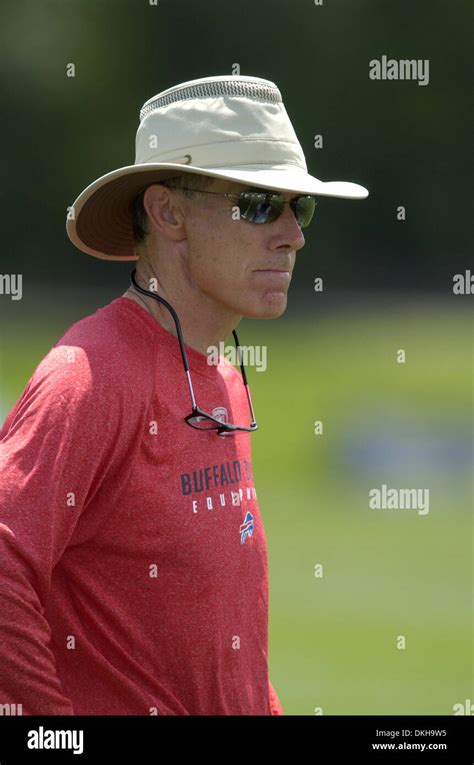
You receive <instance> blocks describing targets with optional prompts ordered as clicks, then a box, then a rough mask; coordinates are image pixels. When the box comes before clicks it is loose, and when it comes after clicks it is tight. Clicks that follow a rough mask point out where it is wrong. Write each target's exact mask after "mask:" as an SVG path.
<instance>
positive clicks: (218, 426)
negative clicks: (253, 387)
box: [130, 268, 258, 436]
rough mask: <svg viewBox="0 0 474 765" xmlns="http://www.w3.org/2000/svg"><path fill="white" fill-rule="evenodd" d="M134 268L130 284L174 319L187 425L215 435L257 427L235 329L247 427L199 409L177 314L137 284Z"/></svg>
mask: <svg viewBox="0 0 474 765" xmlns="http://www.w3.org/2000/svg"><path fill="white" fill-rule="evenodd" d="M136 270H137V269H136V268H134V269H133V271H132V273H131V274H130V284H133V286H134V287H135V289H136V290H138V292H141V293H142V294H143V295H148V296H149V297H152V298H154V299H155V300H158V301H159V302H160V303H163V305H164V306H166V308H167V309H168V311H169V312H170V313H171V316H172V317H173V319H174V323H175V326H176V332H177V335H178V340H179V347H180V350H181V358H182V359H183V365H184V371H185V374H186V380H187V383H188V388H189V393H190V396H191V404H192V412H191V414H188V415H187V416H186V417H185V418H184V421H185V422H187V424H188V425H190V426H191V427H192V428H196V429H197V430H216V431H217V435H219V436H232V435H233V434H234V433H235V431H236V430H246V431H253V430H257V429H258V425H257V422H256V420H255V414H254V411H253V406H252V399H251V397H250V389H249V386H248V383H247V375H246V374H245V367H244V365H243V361H242V351H241V347H240V343H239V338H238V337H237V332H236V331H235V329H233V330H232V335H233V337H234V341H235V345H236V347H237V358H238V360H239V366H240V370H241V372H242V378H243V383H244V387H245V392H246V394H247V401H248V404H249V411H250V417H251V421H250V425H249V426H248V427H244V426H243V425H242V426H240V425H233V424H232V423H230V422H223V421H222V420H220V419H219V418H218V417H214V415H212V414H208V412H205V411H204V410H203V409H201V408H200V407H199V406H198V405H197V403H196V398H195V395H194V388H193V384H192V381H191V373H190V371H189V364H188V357H187V355H186V349H185V347H184V340H183V332H182V329H181V323H180V321H179V319H178V314H177V313H176V311H175V310H174V308H173V306H172V305H171V304H170V303H168V301H167V300H165V299H164V298H162V297H159V296H158V295H157V294H156V293H155V292H150V291H149V290H145V289H143V288H142V287H140V285H138V284H137V282H136V280H135V273H136Z"/></svg>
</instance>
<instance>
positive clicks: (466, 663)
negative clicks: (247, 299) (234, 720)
mask: <svg viewBox="0 0 474 765" xmlns="http://www.w3.org/2000/svg"><path fill="white" fill-rule="evenodd" d="M83 315H84V314H83ZM80 317H81V314H80V313H79V314H77V315H76V316H75V318H73V317H71V315H70V314H68V316H67V318H65V316H64V315H62V316H61V317H60V318H58V321H57V322H55V323H53V322H50V323H48V324H46V323H38V321H36V325H34V329H32V328H31V324H26V323H25V324H24V325H21V324H17V325H16V326H13V327H11V328H10V329H9V332H8V336H5V338H4V341H3V353H2V359H1V366H0V374H1V380H2V387H1V398H2V401H3V412H2V414H3V416H4V415H5V414H6V411H7V410H8V409H9V408H10V406H11V405H12V404H13V402H14V401H15V400H16V398H17V397H18V396H19V395H20V393H21V391H22V389H23V387H24V385H25V384H26V382H27V380H28V378H29V376H30V374H31V373H32V371H33V369H34V367H35V366H36V364H37V363H38V362H39V361H40V359H41V358H42V357H43V356H44V355H45V353H47V351H48V350H49V348H50V347H51V345H53V344H54V342H56V340H57V338H58V337H59V336H60V335H61V334H62V333H63V331H64V329H65V328H66V327H67V326H69V325H70V323H72V322H73V321H74V320H77V319H79V318H80ZM239 337H240V341H241V343H242V344H243V345H246V344H250V343H255V344H260V345H266V346H267V365H268V366H267V371H265V372H257V371H256V370H255V369H252V368H250V369H248V377H249V383H250V386H251V390H252V397H253V401H254V405H255V411H256V415H257V420H258V423H259V431H258V432H257V433H255V434H253V435H252V444H253V447H252V448H253V464H254V477H255V485H256V488H257V494H258V498H259V503H260V510H261V513H262V517H263V519H264V524H265V529H266V536H267V544H268V551H269V574H270V623H269V628H270V643H269V659H270V675H271V678H272V682H273V684H274V686H275V688H276V690H277V692H278V694H279V696H280V699H281V701H282V704H283V708H284V711H285V713H286V714H305V715H312V714H315V710H317V709H318V708H321V709H322V712H323V714H329V715H334V714H343V715H348V714H361V715H372V714H382V715H388V714H395V715H422V714H428V715H445V714H448V715H449V714H453V705H454V704H456V703H464V702H465V700H466V699H473V698H474V690H473V673H472V664H473V662H472V660H473V655H472V650H473V646H472V510H473V504H472V503H473V486H472V371H473V370H472V359H473V353H472V352H473V347H472V345H473V342H472V341H473V333H472V319H471V318H470V315H469V313H468V311H467V310H466V308H465V306H464V304H461V303H459V304H454V303H453V304H452V307H451V308H449V309H447V308H446V304H444V305H443V306H442V307H441V306H439V305H437V304H436V303H433V304H426V305H425V306H424V307H420V306H418V307H416V309H415V308H411V309H410V308H406V307H404V306H403V305H400V306H399V307H398V308H388V307H387V308H386V310H384V311H382V310H381V309H379V310H378V311H373V312H372V313H370V312H361V311H355V310H351V309H341V310H340V311H339V312H338V313H337V314H329V313H328V314H324V315H317V316H315V317H307V318H306V319H305V320H304V321H303V320H295V319H288V318H286V317H282V318H281V319H279V320H277V321H274V322H247V321H245V320H244V321H243V322H242V324H241V325H240V326H239ZM398 349H404V350H405V352H406V362H405V364H398V363H397V361H396V352H397V350H398ZM316 420H321V421H322V422H323V433H322V434H320V435H315V433H314V422H315V421H316ZM382 483H385V484H388V485H390V486H392V487H408V488H412V487H418V488H428V489H429V491H430V508H429V512H428V513H427V514H425V515H421V514H418V513H417V511H416V510H413V509H411V510H375V509H370V508H369V505H368V492H369V490H370V488H373V487H380V485H381V484H382ZM317 564H322V566H323V576H322V577H315V575H314V572H315V566H316V565H317ZM399 636H403V637H404V638H405V648H404V649H399V648H397V639H399Z"/></svg>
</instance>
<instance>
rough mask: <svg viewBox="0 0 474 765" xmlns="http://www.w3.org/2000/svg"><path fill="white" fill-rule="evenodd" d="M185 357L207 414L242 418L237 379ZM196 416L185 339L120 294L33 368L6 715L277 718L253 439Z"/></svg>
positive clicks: (2, 542) (9, 625)
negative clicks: (217, 411) (196, 424)
mask: <svg viewBox="0 0 474 765" xmlns="http://www.w3.org/2000/svg"><path fill="white" fill-rule="evenodd" d="M186 352H187V354H188V361H189V365H190V369H191V375H192V381H193V385H194V390H195V395H196V399H197V402H198V404H199V405H200V406H201V407H203V408H204V409H205V410H206V411H209V412H212V410H213V408H215V407H225V408H226V410H227V415H228V420H229V421H230V422H235V423H237V424H241V423H242V424H248V422H249V419H250V418H249V411H248V403H247V398H246V395H245V390H244V387H243V383H242V377H241V374H240V372H238V371H237V369H235V368H234V367H233V366H232V364H230V362H229V361H228V360H227V359H225V358H224V357H221V361H220V363H219V364H218V365H217V366H210V365H208V363H207V356H205V355H204V354H201V353H198V352H197V351H195V350H194V349H192V348H190V347H188V346H186ZM190 412H191V400H190V396H189V391H188V387H187V384H186V377H185V373H184V368H183V364H182V360H181V355H180V350H179V344H178V340H177V338H176V337H175V336H174V335H172V334H171V333H170V332H168V331H167V330H165V329H164V328H163V327H162V326H161V325H160V324H159V323H158V321H157V320H156V319H155V318H154V317H152V316H151V315H150V314H149V313H148V312H147V311H146V310H145V308H143V307H141V306H139V305H138V304H137V303H135V302H133V301H131V300H129V299H128V298H126V297H120V298H117V299H115V300H113V301H112V302H111V303H109V304H108V305H106V306H105V307H103V308H101V309H99V310H98V311H96V312H95V313H94V314H92V315H90V316H87V317H85V318H84V319H82V320H81V321H79V322H77V323H75V324H73V325H72V326H71V327H70V328H69V329H68V330H67V331H66V333H65V334H64V335H63V336H62V338H60V340H59V341H58V342H57V343H56V345H55V346H54V347H53V348H52V349H51V351H50V352H49V353H48V354H47V355H46V356H45V358H44V359H43V360H42V361H41V363H40V364H39V365H38V367H37V368H36V370H35V371H34V373H33V375H32V376H31V378H30V380H29V382H28V384H27V385H26V388H25V390H24V391H23V393H22V395H21V396H20V398H19V400H18V401H17V403H16V404H15V406H14V407H13V409H12V410H11V412H10V413H9V415H8V416H7V418H6V420H5V423H4V425H3V428H2V430H1V431H0V475H1V480H0V561H1V566H0V704H5V703H11V704H17V705H18V704H22V709H23V714H35V715H47V714H54V715H59V714H79V715H81V714H82V715H113V714H117V715H124V714H127V715H150V714H168V715H182V714H184V715H186V714H190V715H199V714H201V715H212V714H217V715H270V714H272V713H273V714H283V710H282V709H281V706H280V703H279V700H278V697H277V695H276V693H275V692H274V690H273V688H272V686H271V683H270V681H269V676H268V656H267V647H268V633H267V627H268V578H267V571H268V568H267V549H266V540H265V533H264V528H263V524H262V519H261V516H260V512H259V507H258V501H257V496H256V492H255V487H254V482H253V477H252V463H251V452H250V438H251V435H250V434H249V433H245V432H238V433H237V434H236V435H234V436H228V437H222V436H218V435H216V432H215V431H212V432H203V431H198V430H195V429H194V428H191V427H189V425H187V424H186V423H185V422H184V420H183V418H184V416H185V415H187V414H189V413H190ZM253 437H255V436H253Z"/></svg>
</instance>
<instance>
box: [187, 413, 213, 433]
mask: <svg viewBox="0 0 474 765" xmlns="http://www.w3.org/2000/svg"><path fill="white" fill-rule="evenodd" d="M187 421H188V422H189V424H190V425H192V426H193V428H199V430H213V429H216V428H218V427H219V425H218V424H217V422H214V420H210V419H209V417H204V416H203V415H201V414H196V415H194V417H189V418H188V419H187Z"/></svg>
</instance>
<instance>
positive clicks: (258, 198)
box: [240, 191, 283, 223]
mask: <svg viewBox="0 0 474 765" xmlns="http://www.w3.org/2000/svg"><path fill="white" fill-rule="evenodd" d="M240 196H241V203H240V215H241V217H242V218H245V220H248V221H250V222H251V223H271V222H272V221H274V220H276V219H277V218H278V216H279V215H280V214H281V212H282V210H283V199H282V198H280V197H269V196H268V195H267V194H261V193H259V192H258V191H244V192H243V193H242V194H241V195H240Z"/></svg>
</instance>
